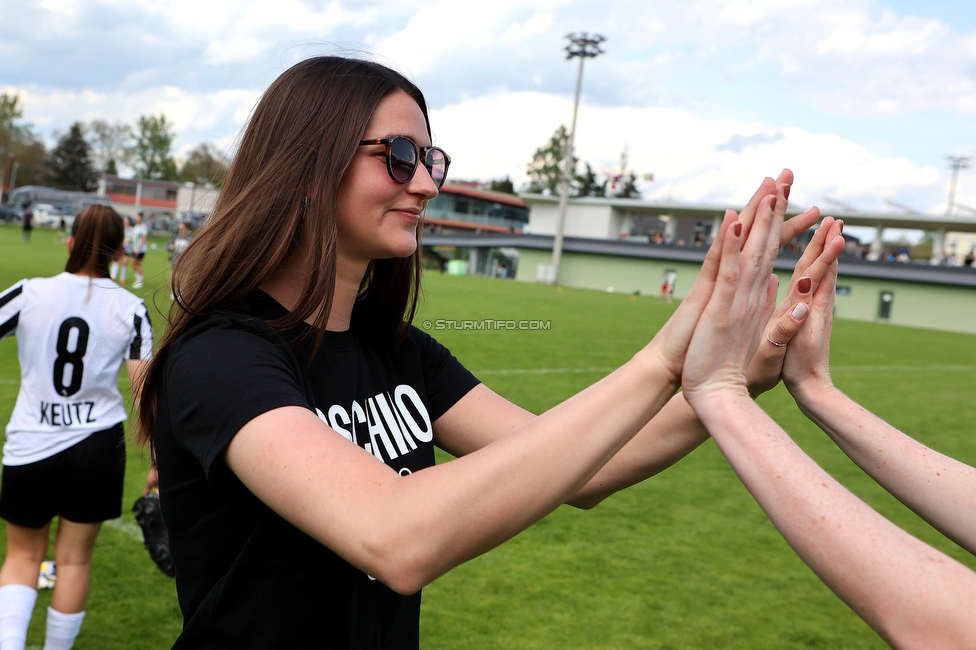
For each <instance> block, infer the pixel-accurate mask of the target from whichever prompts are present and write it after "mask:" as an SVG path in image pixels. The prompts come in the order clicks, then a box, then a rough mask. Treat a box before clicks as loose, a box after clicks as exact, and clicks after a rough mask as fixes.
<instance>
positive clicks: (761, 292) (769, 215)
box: [681, 181, 786, 407]
mask: <svg viewBox="0 0 976 650" xmlns="http://www.w3.org/2000/svg"><path fill="white" fill-rule="evenodd" d="M765 184H766V182H765V181H764V185H765ZM784 187H786V186H785V185H780V186H779V187H778V188H777V190H778V191H779V192H780V195H779V196H777V195H774V194H767V195H766V196H764V197H762V198H761V199H760V200H759V201H758V203H757V204H756V207H755V209H754V210H753V209H752V208H748V211H749V212H750V214H751V219H750V222H751V223H750V224H749V226H750V227H749V229H748V237H746V230H747V229H746V225H745V224H743V223H742V222H741V221H735V222H734V223H731V222H730V217H732V215H734V213H731V214H726V220H725V222H723V229H724V231H725V237H724V238H723V241H722V242H721V243H722V255H721V261H720V264H719V268H718V270H717V273H716V275H715V278H714V281H713V288H712V290H711V292H710V295H709V300H708V302H707V305H706V306H705V308H704V310H703V311H702V312H701V316H700V318H699V320H698V323H697V325H696V326H695V330H694V333H693V336H692V339H691V342H690V344H689V346H688V349H687V355H686V357H685V363H684V367H683V372H682V381H681V385H682V390H683V392H684V395H685V399H687V400H688V402H689V403H690V404H691V405H692V406H693V407H694V405H695V404H694V400H695V399H698V398H699V396H702V395H706V394H708V393H709V392H711V391H713V390H723V389H734V390H739V389H741V390H742V391H743V392H745V391H746V379H745V371H746V365H747V363H748V362H749V360H750V359H751V358H752V357H753V355H754V353H755V351H756V349H757V347H758V346H759V340H760V334H761V332H762V325H763V318H764V317H765V316H767V315H768V313H769V312H770V311H771V310H770V309H767V307H766V305H767V304H768V303H769V302H770V286H771V282H770V272H771V271H772V267H773V260H774V259H775V258H776V254H777V252H778V251H779V246H780V235H781V233H782V228H783V214H782V211H780V210H777V209H776V208H777V203H778V202H779V201H780V200H781V199H782V200H783V201H785V197H784V196H782V194H783V188H784ZM743 212H744V213H745V212H746V210H744V211H743ZM716 242H718V240H716ZM703 275H704V269H703Z"/></svg>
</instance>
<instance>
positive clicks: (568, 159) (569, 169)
mask: <svg viewBox="0 0 976 650" xmlns="http://www.w3.org/2000/svg"><path fill="white" fill-rule="evenodd" d="M566 38H568V39H569V45H567V46H566V58H567V59H573V58H575V57H579V60H580V62H579V73H578V74H577V76H576V97H575V99H574V100H573V121H572V123H571V124H570V127H569V140H568V141H567V142H566V150H565V151H564V152H563V165H562V167H563V178H562V182H561V183H560V184H559V213H558V216H557V217H556V237H555V240H554V241H553V244H552V276H551V277H550V278H547V280H548V281H549V283H550V284H556V283H558V282H559V263H560V261H561V260H562V256H563V231H564V230H565V228H566V206H567V203H568V202H569V185H570V182H571V181H572V178H573V172H574V171H575V170H574V169H573V142H574V141H575V139H576V114H577V112H578V111H579V100H580V92H581V90H582V89H583V61H585V60H586V59H588V58H590V59H592V58H594V57H596V56H597V55H600V54H603V50H601V49H600V43H602V42H603V41H605V40H606V39H605V38H604V37H603V36H600V35H599V34H594V35H593V36H588V35H587V33H586V32H582V33H581V34H576V33H575V32H574V33H572V34H567V35H566Z"/></svg>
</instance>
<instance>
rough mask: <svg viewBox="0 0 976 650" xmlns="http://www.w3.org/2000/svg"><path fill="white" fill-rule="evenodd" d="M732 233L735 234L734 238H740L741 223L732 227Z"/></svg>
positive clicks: (738, 222) (736, 223)
mask: <svg viewBox="0 0 976 650" xmlns="http://www.w3.org/2000/svg"><path fill="white" fill-rule="evenodd" d="M732 232H734V233H735V236H736V237H741V236H742V222H741V221H737V222H735V225H734V226H732Z"/></svg>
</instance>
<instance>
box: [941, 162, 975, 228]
mask: <svg viewBox="0 0 976 650" xmlns="http://www.w3.org/2000/svg"><path fill="white" fill-rule="evenodd" d="M946 160H948V161H949V165H951V166H952V182H951V183H950V184H949V205H948V206H946V216H947V217H948V216H951V215H952V208H953V206H955V204H956V181H957V180H958V179H959V170H960V169H969V161H970V160H972V158H971V157H970V156H946Z"/></svg>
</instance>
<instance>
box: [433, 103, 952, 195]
mask: <svg viewBox="0 0 976 650" xmlns="http://www.w3.org/2000/svg"><path fill="white" fill-rule="evenodd" d="M571 113H572V105H571V102H570V100H568V99H565V98H559V97H555V96H552V95H544V94H540V93H515V94H511V95H503V94H498V95H493V96H490V97H481V98H478V99H472V100H467V101H463V102H460V103H458V104H454V105H451V106H448V107H446V108H444V109H440V110H435V111H433V112H432V114H431V120H432V124H433V130H434V133H435V141H436V142H437V143H438V144H439V145H441V146H443V147H444V148H445V149H446V150H447V151H448V152H449V153H450V154H451V155H452V157H453V162H452V165H451V175H452V177H454V178H462V179H482V180H485V179H490V178H501V177H503V176H505V175H509V176H510V177H511V179H512V181H513V182H515V183H516V185H520V184H524V183H526V182H527V178H526V176H525V165H526V163H528V162H529V161H530V160H531V158H532V154H533V153H534V152H535V150H536V148H538V147H540V146H542V145H544V144H545V143H546V142H547V141H548V139H549V137H550V136H551V135H552V132H553V130H554V129H555V127H556V126H558V125H559V124H560V123H565V124H568V123H569V118H570V116H571ZM561 118H565V119H561ZM773 127H775V128H773ZM472 133H475V134H477V135H476V136H472ZM577 133H578V135H577V138H576V153H577V156H578V157H579V158H580V159H581V161H585V162H589V163H590V164H591V165H592V166H593V167H594V168H595V169H597V170H604V171H607V172H609V171H612V170H613V169H614V167H615V166H617V165H618V164H619V160H620V155H621V152H622V151H623V149H624V147H625V146H626V147H627V149H628V153H629V162H630V164H629V167H630V169H632V170H634V171H636V172H637V173H638V175H643V174H644V173H654V174H655V178H656V180H655V182H654V183H651V184H646V185H644V187H643V191H644V194H645V196H646V197H647V198H655V199H661V200H667V199H671V200H675V201H709V202H711V201H717V202H732V203H735V202H743V201H745V200H747V199H748V197H749V196H750V195H751V193H752V191H753V189H754V188H755V186H756V185H757V184H758V182H759V181H760V180H761V179H762V178H763V177H764V176H775V175H776V174H778V173H779V171H780V169H782V168H783V167H790V168H791V169H792V170H793V171H794V173H795V175H796V179H797V182H796V186H795V189H794V191H793V194H792V195H791V198H792V199H793V201H794V202H796V203H799V204H805V205H811V204H820V203H822V202H823V198H824V197H825V196H826V197H831V198H835V199H838V200H845V199H847V200H850V201H852V202H853V203H855V204H856V205H857V207H859V208H860V209H873V210H882V209H886V206H885V205H884V203H883V200H884V199H885V198H889V197H894V196H896V195H902V194H905V193H908V194H912V193H916V194H918V195H919V196H921V195H923V194H925V193H926V192H938V191H941V187H942V185H943V184H944V180H945V178H946V173H945V172H944V171H942V170H939V169H936V168H934V167H931V166H918V165H916V164H914V163H912V162H911V161H910V160H908V159H906V158H897V157H885V156H880V155H878V154H876V153H873V152H871V151H870V150H868V149H867V148H865V147H864V146H862V145H859V144H856V143H853V142H850V141H848V140H845V139H844V138H842V137H840V136H838V135H835V134H830V133H810V132H807V131H804V130H802V129H798V128H791V127H780V126H778V125H762V124H758V123H743V122H737V121H734V120H721V119H720V120H708V119H703V118H700V117H696V116H694V115H692V114H690V113H688V112H685V111H681V110H676V109H670V108H601V107H594V106H588V105H584V106H582V107H581V109H580V114H579V118H578V126H577ZM764 133H771V134H772V135H769V136H763V137H755V136H757V134H759V135H761V134H764ZM735 136H743V137H744V138H746V139H748V138H749V137H750V136H753V140H754V142H755V144H754V145H753V146H744V147H742V148H741V151H739V152H736V151H735V150H732V149H729V148H728V147H723V145H726V144H727V143H728V142H729V141H730V140H731V139H732V138H734V137H735ZM960 196H961V195H960ZM960 200H962V199H960ZM922 207H925V208H930V207H932V206H929V205H925V206H922Z"/></svg>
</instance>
